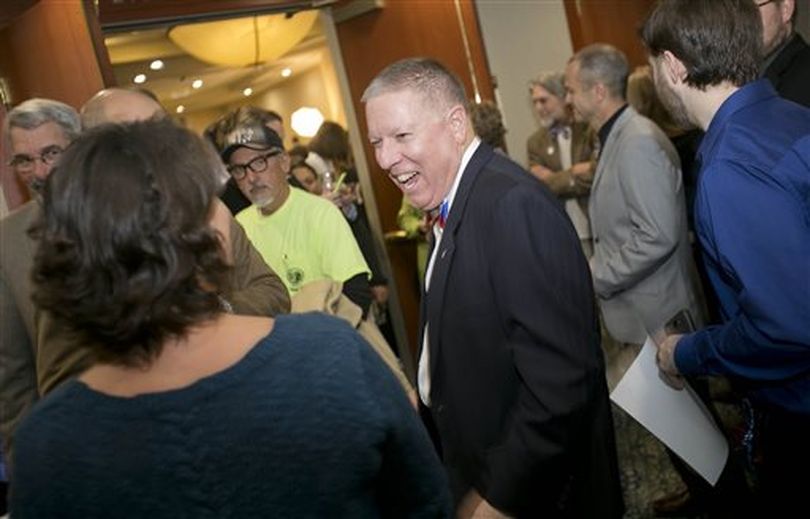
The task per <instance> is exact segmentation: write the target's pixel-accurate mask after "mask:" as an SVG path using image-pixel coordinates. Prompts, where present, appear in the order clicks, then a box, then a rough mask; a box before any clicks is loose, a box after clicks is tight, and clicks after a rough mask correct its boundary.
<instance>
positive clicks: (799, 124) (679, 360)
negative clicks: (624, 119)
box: [675, 79, 810, 415]
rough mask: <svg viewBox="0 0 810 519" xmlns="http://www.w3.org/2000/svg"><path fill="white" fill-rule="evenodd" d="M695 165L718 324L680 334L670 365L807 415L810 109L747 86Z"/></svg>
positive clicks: (766, 85) (720, 118) (698, 213)
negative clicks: (718, 378)
mask: <svg viewBox="0 0 810 519" xmlns="http://www.w3.org/2000/svg"><path fill="white" fill-rule="evenodd" d="M698 160H699V161H700V163H701V165H702V166H701V171H700V177H699V182H698V194H697V199H696V202H695V226H696V232H697V234H698V238H699V240H700V244H701V248H702V251H703V255H704V258H705V263H706V270H707V273H708V277H709V280H710V281H711V283H712V286H713V287H714V289H715V292H716V293H717V296H718V299H719V302H720V307H721V308H720V310H721V313H722V317H723V321H724V322H723V324H722V325H718V326H711V327H708V328H705V329H703V330H700V331H698V332H696V333H693V334H689V335H686V336H684V337H683V338H682V339H681V340H680V342H679V343H678V346H677V348H676V349H675V364H676V365H677V367H678V370H679V371H681V372H682V373H683V374H685V375H713V374H721V375H727V376H730V377H732V378H734V379H737V380H740V379H741V380H743V381H745V382H746V383H747V384H748V388H749V390H750V393H749V394H750V396H751V397H752V398H753V399H754V400H755V401H757V402H759V404H760V405H764V406H769V407H774V408H778V409H781V410H785V411H788V412H792V413H800V414H805V415H810V226H809V225H808V220H807V219H808V214H810V212H808V210H809V208H808V203H807V198H806V196H807V193H810V168H809V167H808V163H810V110H809V109H806V108H803V107H800V106H798V105H796V104H794V103H791V102H789V101H785V100H784V99H781V98H779V97H778V96H777V93H776V91H775V90H774V89H773V87H772V86H771V84H770V82H768V80H766V79H761V80H758V81H755V82H753V83H750V84H748V85H746V86H744V87H742V88H740V89H739V90H738V91H736V92H735V93H734V94H732V95H731V96H730V97H729V98H728V99H727V100H726V101H725V102H724V103H723V104H722V105H721V107H720V109H719V110H718V111H717V113H716V114H715V116H714V118H713V119H712V122H711V124H710V125H709V128H708V130H707V132H706V135H705V137H704V139H703V142H702V144H701V146H700V149H699V151H698Z"/></svg>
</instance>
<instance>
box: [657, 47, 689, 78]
mask: <svg viewBox="0 0 810 519" xmlns="http://www.w3.org/2000/svg"><path fill="white" fill-rule="evenodd" d="M663 60H664V73H665V74H666V75H667V77H668V78H669V80H670V82H671V83H672V84H673V85H677V84H679V83H683V82H685V81H686V76H688V75H689V74H688V73H687V71H686V66H685V65H684V64H683V62H682V61H681V60H679V59H678V58H676V57H675V54H673V53H671V52H670V51H668V50H665V51H664V54H663Z"/></svg>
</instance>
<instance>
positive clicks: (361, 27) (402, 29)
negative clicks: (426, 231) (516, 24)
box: [337, 0, 493, 353]
mask: <svg viewBox="0 0 810 519" xmlns="http://www.w3.org/2000/svg"><path fill="white" fill-rule="evenodd" d="M458 5H459V7H460V9H461V13H462V17H463V20H464V23H463V28H462V24H461V23H459V18H458V13H457V11H456V2H455V1H451V0H446V1H441V2H437V1H431V2H414V1H412V0H388V1H386V2H385V6H384V7H383V8H382V9H377V10H374V11H372V12H369V13H366V14H363V15H360V16H358V17H356V18H352V19H349V20H346V21H343V22H340V23H338V25H337V33H338V40H339V41H340V48H341V53H342V57H343V62H344V65H345V68H346V74H347V76H348V78H349V88H350V91H351V97H352V103H353V105H354V109H355V112H356V113H357V114H358V119H359V120H358V124H359V126H360V128H359V131H360V135H363V136H365V135H367V133H368V128H367V126H366V121H365V115H364V114H365V110H364V107H363V105H362V104H361V103H360V97H361V96H362V95H363V91H364V90H365V88H366V86H367V85H368V84H369V82H370V81H371V80H372V79H373V78H374V76H375V75H376V74H377V73H379V72H380V70H382V69H383V68H384V67H385V66H386V65H389V64H390V63H392V62H394V61H396V60H399V59H403V58H407V57H412V56H429V57H433V58H436V59H438V60H439V61H441V62H442V63H443V64H444V65H445V66H447V67H448V68H449V69H450V70H452V71H453V72H454V73H456V74H457V75H458V76H459V78H461V80H462V81H463V83H464V86H465V88H466V89H467V94H468V96H470V97H472V96H473V92H474V91H473V81H472V74H471V72H470V66H469V64H468V60H467V55H466V52H465V44H464V38H463V35H462V30H464V31H465V32H466V39H467V42H468V45H469V50H470V56H471V61H472V66H473V69H474V73H475V77H476V81H477V85H478V89H479V92H480V95H481V97H482V98H483V99H492V98H493V89H492V80H491V75H490V72H489V68H488V66H487V63H486V56H485V54H484V50H483V43H482V38H481V34H480V32H479V28H478V20H477V15H476V13H475V8H474V6H473V3H472V1H471V0H459V2H458ZM363 142H364V149H365V153H366V157H367V158H368V164H369V167H370V170H371V184H372V188H373V190H374V196H375V200H376V202H377V208H378V211H379V215H380V222H381V225H382V229H383V231H384V232H385V233H389V232H392V231H396V230H397V222H396V215H397V211H398V210H399V207H400V202H401V200H402V194H401V192H400V191H399V189H397V187H396V186H394V185H393V183H392V182H391V181H390V180H389V179H388V177H387V176H386V175H385V173H384V172H383V171H382V170H381V169H380V168H379V167H378V166H377V164H376V162H375V161H374V153H373V152H372V150H371V147H370V146H369V145H368V142H367V141H366V139H363ZM387 247H388V254H389V257H390V260H391V264H392V265H394V266H396V268H395V269H394V278H395V282H396V283H397V287H399V290H398V293H399V299H400V304H401V306H402V313H403V317H404V319H405V323H406V328H407V331H408V340H409V342H410V344H411V347H412V348H414V347H415V346H416V345H417V344H418V341H417V338H416V333H417V318H418V314H419V306H418V305H419V301H418V293H417V292H416V291H414V290H410V289H406V288H405V287H409V286H410V285H411V284H413V278H414V276H415V273H416V262H415V255H414V254H413V251H412V250H411V249H412V248H413V247H412V245H411V247H410V249H409V247H407V246H405V245H403V244H399V243H389V244H387ZM412 353H414V352H412Z"/></svg>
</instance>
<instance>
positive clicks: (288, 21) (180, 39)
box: [169, 2, 318, 67]
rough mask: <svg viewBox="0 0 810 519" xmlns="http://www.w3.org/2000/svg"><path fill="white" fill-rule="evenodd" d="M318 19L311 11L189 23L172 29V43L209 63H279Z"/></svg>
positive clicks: (246, 64)
mask: <svg viewBox="0 0 810 519" xmlns="http://www.w3.org/2000/svg"><path fill="white" fill-rule="evenodd" d="M253 3H257V2H253ZM258 3H262V2H258ZM265 3H266V2H265ZM317 19H318V11H317V10H311V11H299V12H297V13H295V15H293V16H290V15H289V14H285V13H279V14H271V15H261V16H246V17H242V18H233V19H229V20H217V21H213V22H202V23H189V24H184V25H177V26H175V27H172V28H171V29H170V30H169V39H170V40H171V41H172V42H173V43H174V44H175V45H177V46H178V47H180V48H181V49H183V50H184V51H186V52H188V53H189V54H191V55H192V56H194V57H195V58H197V59H199V60H201V61H204V62H206V63H213V64H215V65H220V66H223V67H246V66H249V65H258V64H260V63H267V62H270V61H273V60H276V59H278V58H280V57H281V56H283V55H284V54H286V53H287V52H289V51H290V49H292V48H293V47H295V46H296V45H297V44H298V43H299V42H301V41H302V40H303V39H304V38H305V37H306V36H307V34H309V33H310V31H311V30H312V27H313V25H315V22H316V21H317Z"/></svg>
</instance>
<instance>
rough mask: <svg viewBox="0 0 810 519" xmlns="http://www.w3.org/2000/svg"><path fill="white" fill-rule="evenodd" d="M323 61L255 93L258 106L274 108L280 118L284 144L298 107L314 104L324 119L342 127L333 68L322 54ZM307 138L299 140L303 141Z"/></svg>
mask: <svg viewBox="0 0 810 519" xmlns="http://www.w3.org/2000/svg"><path fill="white" fill-rule="evenodd" d="M323 61H324V64H323V65H321V66H318V67H314V68H311V69H309V70H307V71H304V72H302V73H301V74H299V75H293V77H291V78H290V79H289V80H288V81H285V82H284V83H283V84H282V85H281V86H280V87H279V88H273V89H271V90H268V91H266V92H263V93H261V94H259V95H257V96H256V103H257V105H258V106H262V107H264V108H269V109H272V110H275V111H276V112H278V113H279V114H281V116H282V117H283V118H284V127H285V129H286V131H287V138H286V140H285V142H284V144H285V145H286V146H288V147H289V146H290V145H291V144H292V137H293V135H294V132H293V131H292V128H291V127H290V117H291V116H292V113H293V112H294V111H296V110H297V109H299V108H301V107H302V106H311V107H315V108H317V109H318V110H320V111H321V113H322V114H323V116H324V118H325V119H330V120H333V121H335V122H337V123H339V124H341V125H343V126H344V127H345V126H346V115H345V111H344V110H343V105H342V103H341V101H340V91H339V89H338V84H337V78H336V76H335V72H334V67H333V66H332V62H331V60H330V59H329V57H328V56H324V60H323ZM308 140H309V139H303V138H302V139H301V141H302V142H307V141H308Z"/></svg>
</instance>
